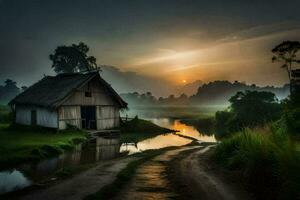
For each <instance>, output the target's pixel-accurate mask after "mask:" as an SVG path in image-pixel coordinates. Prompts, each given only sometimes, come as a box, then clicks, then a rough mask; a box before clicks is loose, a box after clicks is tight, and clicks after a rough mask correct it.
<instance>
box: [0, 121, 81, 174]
mask: <svg viewBox="0 0 300 200" xmlns="http://www.w3.org/2000/svg"><path fill="white" fill-rule="evenodd" d="M86 139H87V135H86V133H85V132H83V131H79V130H67V131H61V132H56V131H55V130H49V129H45V128H40V127H34V128H32V127H26V126H9V125H8V124H1V125H0V169H4V168H9V167H13V166H16V165H18V164H21V163H24V162H28V161H38V160H41V159H45V158H49V157H53V156H57V155H59V154H60V153H62V151H63V150H70V149H72V148H73V147H74V145H76V144H78V143H80V142H83V141H85V140H86Z"/></svg>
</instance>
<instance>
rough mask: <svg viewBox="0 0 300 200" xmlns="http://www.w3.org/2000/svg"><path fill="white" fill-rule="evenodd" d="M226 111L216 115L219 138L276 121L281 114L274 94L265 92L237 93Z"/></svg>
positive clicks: (280, 108)
mask: <svg viewBox="0 0 300 200" xmlns="http://www.w3.org/2000/svg"><path fill="white" fill-rule="evenodd" d="M229 102H230V104H231V105H230V107H229V110H228V111H219V112H217V113H216V117H215V118H216V128H217V134H218V135H219V136H226V135H228V134H231V133H234V132H236V131H239V130H241V129H243V128H246V127H250V128H252V127H255V126H260V125H264V124H265V123H267V122H270V121H273V120H277V119H279V118H280V116H281V113H282V107H281V105H280V104H279V103H278V100H277V98H276V96H275V94H273V93H271V92H265V91H249V90H246V91H245V92H237V93H236V94H235V95H234V96H232V97H231V98H230V99H229Z"/></svg>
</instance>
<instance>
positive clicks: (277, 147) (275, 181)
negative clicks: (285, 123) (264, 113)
mask: <svg viewBox="0 0 300 200" xmlns="http://www.w3.org/2000/svg"><path fill="white" fill-rule="evenodd" d="M298 147H299V145H298V144H297V143H295V142H293V141H291V140H290V138H289V137H288V135H287V134H286V132H285V131H283V130H282V129H280V128H279V129H274V128H273V129H272V128H270V129H252V130H250V129H247V130H245V131H243V132H241V133H239V134H235V135H234V136H232V137H231V138H228V139H225V140H223V141H222V143H221V144H219V145H218V146H217V148H216V151H215V155H214V158H215V160H216V161H217V163H218V164H220V165H221V166H223V167H225V168H227V169H230V170H232V171H234V170H239V171H241V172H242V173H241V174H243V179H244V182H246V183H247V185H248V188H249V190H250V191H251V192H253V193H254V195H255V196H256V198H257V199H297V198H298V197H299V196H300V170H299V169H300V152H299V148H298Z"/></svg>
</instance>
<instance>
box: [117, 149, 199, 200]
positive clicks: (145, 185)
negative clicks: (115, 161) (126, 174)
mask: <svg viewBox="0 0 300 200" xmlns="http://www.w3.org/2000/svg"><path fill="white" fill-rule="evenodd" d="M199 148H202V147H201V146H187V147H181V148H179V149H176V150H170V151H167V152H165V153H163V154H161V155H159V156H156V157H155V158H153V159H151V160H149V161H147V162H146V163H144V164H143V165H141V166H140V167H139V168H138V169H137V172H136V174H135V175H134V177H133V179H132V180H131V181H130V183H129V184H127V186H126V187H125V188H124V189H123V190H122V191H121V192H120V193H119V194H118V195H117V197H115V198H114V199H118V200H148V199H149V200H150V199H155V200H164V199H174V198H175V197H176V196H177V194H176V191H174V190H173V188H172V187H171V185H170V183H169V180H168V178H167V176H166V170H167V163H168V162H170V161H171V160H172V159H173V158H174V157H176V156H177V155H178V154H180V153H181V152H183V151H187V150H191V149H199Z"/></svg>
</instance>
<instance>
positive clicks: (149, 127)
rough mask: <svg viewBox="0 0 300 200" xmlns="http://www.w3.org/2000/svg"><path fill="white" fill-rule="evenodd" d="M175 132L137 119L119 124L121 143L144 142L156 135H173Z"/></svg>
mask: <svg viewBox="0 0 300 200" xmlns="http://www.w3.org/2000/svg"><path fill="white" fill-rule="evenodd" d="M175 132H176V130H171V129H168V128H164V127H161V126H158V125H156V124H154V123H152V122H150V121H147V120H143V119H139V118H138V117H135V118H134V119H132V120H130V121H127V122H124V123H123V124H121V138H120V141H121V143H128V142H133V143H137V142H139V141H141V140H145V139H148V138H151V137H155V136H157V135H161V134H164V133H175Z"/></svg>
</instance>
